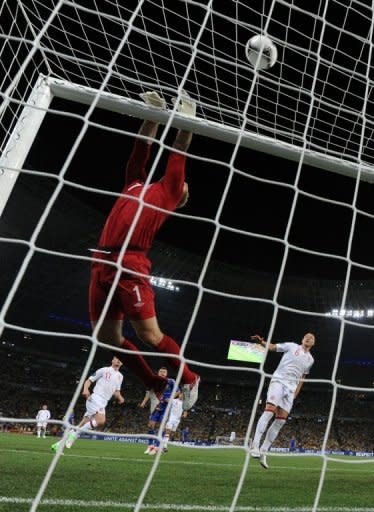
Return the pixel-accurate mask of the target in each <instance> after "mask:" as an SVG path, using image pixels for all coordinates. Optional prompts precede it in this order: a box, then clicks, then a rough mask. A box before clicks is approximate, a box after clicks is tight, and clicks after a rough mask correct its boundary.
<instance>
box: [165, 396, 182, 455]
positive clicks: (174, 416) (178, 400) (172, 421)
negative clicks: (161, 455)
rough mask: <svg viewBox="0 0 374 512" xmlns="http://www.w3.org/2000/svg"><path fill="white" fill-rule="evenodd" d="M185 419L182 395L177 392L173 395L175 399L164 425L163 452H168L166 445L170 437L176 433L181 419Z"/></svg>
mask: <svg viewBox="0 0 374 512" xmlns="http://www.w3.org/2000/svg"><path fill="white" fill-rule="evenodd" d="M182 414H183V417H184V418H185V417H186V416H187V411H184V412H183V393H182V392H178V393H176V394H175V397H174V398H173V400H172V401H171V405H170V413H169V418H168V421H167V422H166V425H165V435H164V438H163V451H164V452H167V451H168V443H169V440H170V437H171V435H172V434H173V433H174V432H176V431H177V428H178V426H179V423H180V421H181V417H182Z"/></svg>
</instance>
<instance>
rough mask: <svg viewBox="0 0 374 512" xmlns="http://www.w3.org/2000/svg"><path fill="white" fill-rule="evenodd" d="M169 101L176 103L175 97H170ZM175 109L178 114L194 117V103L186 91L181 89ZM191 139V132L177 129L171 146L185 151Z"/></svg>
mask: <svg viewBox="0 0 374 512" xmlns="http://www.w3.org/2000/svg"><path fill="white" fill-rule="evenodd" d="M171 101H172V102H173V104H174V105H175V104H176V103H177V98H172V100H171ZM177 110H178V112H179V113H180V114H183V115H185V116H187V117H196V103H195V102H194V101H193V99H192V98H191V97H190V95H189V94H188V93H187V92H186V91H182V95H181V99H180V102H179V104H178V107H177ZM191 140H192V133H191V132H187V131H184V130H179V131H178V133H177V136H176V137H175V141H174V144H173V148H174V149H177V150H178V151H183V152H184V153H186V151H187V150H188V148H189V147H190V144H191Z"/></svg>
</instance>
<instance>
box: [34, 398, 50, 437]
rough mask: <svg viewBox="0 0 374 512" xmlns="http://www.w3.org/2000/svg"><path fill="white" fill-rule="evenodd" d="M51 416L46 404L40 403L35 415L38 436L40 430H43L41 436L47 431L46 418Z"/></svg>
mask: <svg viewBox="0 0 374 512" xmlns="http://www.w3.org/2000/svg"><path fill="white" fill-rule="evenodd" d="M50 417H51V413H50V412H49V410H48V405H46V404H44V405H42V408H41V409H40V410H39V411H38V414H37V415H36V420H37V422H38V423H37V424H36V434H37V436H38V437H40V434H41V431H43V437H45V434H46V432H47V425H48V420H49V418H50Z"/></svg>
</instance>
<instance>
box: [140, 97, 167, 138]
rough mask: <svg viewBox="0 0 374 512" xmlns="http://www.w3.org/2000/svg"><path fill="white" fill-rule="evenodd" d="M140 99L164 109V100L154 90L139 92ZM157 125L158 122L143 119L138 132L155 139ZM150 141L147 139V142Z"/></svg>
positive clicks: (151, 105)
mask: <svg viewBox="0 0 374 512" xmlns="http://www.w3.org/2000/svg"><path fill="white" fill-rule="evenodd" d="M139 96H140V97H141V99H142V100H143V101H144V103H145V104H146V105H148V106H149V107H154V108H157V109H159V110H165V109H166V101H165V100H164V98H161V96H160V95H159V94H158V93H157V92H156V91H147V92H143V93H141V94H139ZM158 127H159V123H156V122H154V121H147V120H145V121H143V123H142V125H141V127H140V128H139V131H138V134H139V135H143V136H144V137H150V138H151V139H155V138H156V135H157V130H158ZM151 143H152V141H148V144H151Z"/></svg>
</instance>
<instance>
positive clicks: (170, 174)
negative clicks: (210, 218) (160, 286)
mask: <svg viewBox="0 0 374 512" xmlns="http://www.w3.org/2000/svg"><path fill="white" fill-rule="evenodd" d="M149 154H150V145H149V144H147V143H146V142H143V141H141V140H136V141H135V144H134V149H133V151H132V153H131V156H130V159H129V161H128V163H127V166H126V180H125V186H124V188H123V190H122V194H126V195H127V196H130V197H119V198H118V199H117V201H116V202H115V204H114V206H113V208H112V210H111V212H110V214H109V216H108V218H107V221H106V223H105V226H104V229H103V232H102V234H101V237H100V241H99V248H100V249H107V250H108V251H112V252H119V249H120V248H121V246H122V244H123V242H124V240H125V238H126V236H127V233H128V232H129V230H130V227H131V225H132V222H133V220H134V218H135V215H136V213H137V210H138V207H139V206H141V204H140V203H139V201H138V200H137V198H139V196H140V194H141V193H142V191H143V189H144V187H145V185H144V182H145V180H146V178H147V173H146V169H145V168H146V165H147V162H148V159H149ZM185 161H186V157H185V155H181V154H179V153H174V152H172V153H170V155H169V159H168V162H167V166H166V171H165V175H164V177H163V178H162V179H161V180H160V181H157V182H156V183H151V184H149V185H147V186H146V191H145V194H144V197H143V201H144V203H145V204H144V205H143V208H142V212H141V214H140V217H139V218H138V220H137V222H136V225H135V228H134V231H133V233H132V235H131V239H130V242H129V245H128V248H127V251H129V252H131V253H132V254H131V257H127V255H126V254H125V256H124V259H123V266H124V267H127V268H131V269H132V270H139V271H141V272H144V263H145V262H144V259H146V252H147V250H148V249H149V248H150V247H151V246H152V242H153V239H154V237H155V235H156V233H157V232H158V230H159V229H160V227H161V226H162V224H163V223H164V222H165V220H166V219H167V218H168V216H169V214H170V212H172V211H174V210H175V209H176V208H177V206H178V204H179V202H180V201H181V198H182V195H183V184H184V181H185ZM148 205H153V206H157V207H158V208H162V209H163V210H166V212H161V211H159V210H155V209H153V208H151V207H150V206H148ZM127 251H126V252H127ZM134 252H135V253H138V254H139V258H138V257H136V258H135V260H139V265H134ZM129 256H130V255H129ZM127 260H128V261H127ZM141 260H143V262H142V261H141ZM135 266H136V267H137V268H135Z"/></svg>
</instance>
